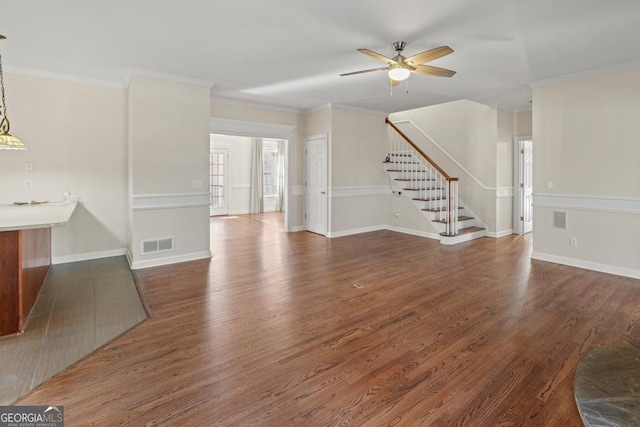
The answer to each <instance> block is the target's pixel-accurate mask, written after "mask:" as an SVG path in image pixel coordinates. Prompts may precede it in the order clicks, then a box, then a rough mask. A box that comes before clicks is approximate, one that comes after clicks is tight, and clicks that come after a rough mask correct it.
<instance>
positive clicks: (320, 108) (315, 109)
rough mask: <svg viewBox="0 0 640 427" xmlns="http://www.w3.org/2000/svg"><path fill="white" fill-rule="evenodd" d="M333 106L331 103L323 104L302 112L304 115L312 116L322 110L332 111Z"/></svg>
mask: <svg viewBox="0 0 640 427" xmlns="http://www.w3.org/2000/svg"><path fill="white" fill-rule="evenodd" d="M331 107H332V105H331V103H330V102H329V103H327V104H321V105H317V106H315V107H311V108H306V109H304V110H302V111H301V113H302V114H311V113H315V112H317V111H322V110H327V109H331Z"/></svg>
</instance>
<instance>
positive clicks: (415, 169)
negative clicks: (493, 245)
mask: <svg viewBox="0 0 640 427" xmlns="http://www.w3.org/2000/svg"><path fill="white" fill-rule="evenodd" d="M386 122H387V124H388V125H389V126H390V127H391V128H392V129H393V131H394V132H393V133H392V134H391V135H392V137H391V138H390V147H389V154H388V156H387V158H386V159H385V162H384V163H383V168H384V171H385V173H386V174H387V176H388V177H389V178H390V179H391V181H392V182H393V184H394V187H395V188H396V191H397V192H398V193H400V195H401V196H404V197H408V198H409V199H410V200H411V202H412V203H413V205H414V206H415V207H416V208H417V209H419V210H420V212H421V213H422V215H423V216H424V217H425V218H426V220H428V221H430V222H431V224H432V225H433V226H434V227H435V228H436V230H437V231H438V232H439V234H440V243H442V244H444V245H454V244H456V243H461V242H466V241H469V240H473V239H477V238H479V237H483V236H484V235H485V228H484V224H482V222H481V221H480V220H478V219H477V218H475V215H474V214H473V212H472V211H471V210H470V209H468V208H467V207H465V206H464V204H463V203H461V201H460V200H459V199H458V178H454V177H451V176H449V175H447V173H446V172H445V171H444V170H442V169H441V168H440V167H439V166H438V165H437V164H436V163H435V162H434V161H433V160H431V158H429V156H427V155H426V154H425V153H424V152H423V151H422V150H421V149H420V148H419V147H418V146H417V145H416V144H415V143H414V142H413V141H411V140H410V139H409V138H408V137H407V136H406V135H405V134H404V133H402V131H401V130H400V129H398V128H397V127H396V126H395V125H394V124H393V123H392V122H391V121H390V120H389V119H388V118H387V119H386Z"/></svg>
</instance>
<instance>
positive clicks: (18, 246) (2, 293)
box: [0, 228, 51, 335]
mask: <svg viewBox="0 0 640 427" xmlns="http://www.w3.org/2000/svg"><path fill="white" fill-rule="evenodd" d="M50 266H51V229H50V228H38V229H27V230H16V231H2V232H0V335H7V334H15V333H18V332H21V331H22V329H23V328H24V323H25V322H26V320H27V318H28V317H29V313H30V312H31V309H32V308H33V305H34V303H35V301H36V298H37V297H38V293H39V292H40V289H41V288H42V284H43V283H44V279H45V277H46V276H47V272H48V271H49V267H50Z"/></svg>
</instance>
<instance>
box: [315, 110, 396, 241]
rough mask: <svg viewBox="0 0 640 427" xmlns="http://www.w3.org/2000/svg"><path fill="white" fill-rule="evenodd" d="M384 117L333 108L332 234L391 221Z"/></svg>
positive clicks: (330, 151) (387, 145) (330, 153)
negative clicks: (385, 165) (386, 172)
mask: <svg viewBox="0 0 640 427" xmlns="http://www.w3.org/2000/svg"><path fill="white" fill-rule="evenodd" d="M384 118H385V116H384V115H381V114H372V113H368V112H363V111H358V110H350V109H345V108H335V107H334V108H331V119H330V123H331V132H330V138H329V146H330V149H329V158H330V161H329V164H330V169H329V170H330V174H329V195H330V197H331V200H330V201H331V203H330V208H329V209H330V213H331V221H330V224H329V232H330V235H340V234H342V233H345V232H352V231H353V230H358V229H365V230H366V229H371V228H376V227H380V226H381V225H383V224H387V223H389V222H390V215H389V210H388V208H387V207H388V205H389V198H390V197H391V196H390V194H391V188H390V186H389V181H388V179H387V177H386V175H385V174H384V172H383V169H382V162H383V160H384V158H385V156H386V153H387V152H388V150H389V144H388V140H387V135H388V133H387V124H386V123H385V121H384ZM318 130H319V129H318Z"/></svg>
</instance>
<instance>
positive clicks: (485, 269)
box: [17, 216, 640, 426]
mask: <svg viewBox="0 0 640 427" xmlns="http://www.w3.org/2000/svg"><path fill="white" fill-rule="evenodd" d="M265 218H266V217H265ZM278 224H280V223H278V222H277V221H270V220H269V218H266V219H262V220H260V219H259V218H256V217H250V216H242V217H239V218H230V219H224V218H214V219H212V251H213V254H214V257H213V258H212V259H211V260H203V261H196V262H189V263H183V264H179V265H173V266H166V267H158V268H151V269H146V270H141V271H137V272H135V277H136V280H137V282H138V285H139V287H140V288H141V292H142V295H143V297H144V299H145V300H146V303H147V304H148V307H149V309H150V312H151V316H150V318H149V319H147V320H146V321H144V322H143V323H141V324H140V325H138V326H136V327H135V328H133V329H132V330H130V331H129V332H127V333H125V334H124V335H122V336H120V337H118V338H117V339H115V340H114V341H112V342H111V343H109V344H107V345H106V346H104V347H103V348H102V349H100V350H98V351H97V352H95V353H94V354H92V355H91V356H89V357H88V358H86V359H84V360H82V361H80V362H78V363H77V364H75V365H74V366H72V367H71V368H69V369H67V370H66V371H64V372H63V373H61V374H59V375H57V376H56V377H54V378H53V379H51V380H49V381H47V382H46V383H44V384H42V385H41V386H40V387H38V388H37V389H35V390H34V391H32V392H31V393H30V394H29V395H27V396H26V397H24V398H22V399H20V400H19V401H18V402H17V403H18V404H21V405H26V404H43V405H45V404H46V405H49V404H57V405H64V406H65V416H66V421H67V425H69V426H75V425H91V424H93V425H127V424H131V425H163V424H165V425H180V426H208V425H225V426H226V425H237V426H251V425H265V426H294V425H295V426H297V425H300V426H337V425H354V426H365V425H366V426H387V425H395V426H419V425H424V426H457V425H469V426H511V425H527V426H580V425H581V421H580V417H579V415H578V412H577V409H576V405H575V401H574V396H573V377H574V374H575V370H576V366H577V364H578V361H579V360H580V358H581V357H582V356H583V355H585V354H586V353H587V352H588V351H589V350H590V349H592V348H595V347H597V346H600V345H602V344H605V343H612V342H615V341H618V340H620V339H623V338H631V339H639V338H640V330H639V328H638V321H639V319H640V304H639V303H640V281H638V280H632V279H627V278H622V277H617V276H612V275H607V274H601V273H596V272H591V271H586V270H581V269H577V268H571V267H566V266H562V265H558V264H552V263H546V262H539V261H531V260H530V258H529V254H530V249H531V241H530V236H524V237H516V236H510V237H504V238H501V239H491V238H483V239H479V240H475V241H473V242H468V243H464V244H460V245H456V246H443V245H440V244H439V243H438V242H437V241H434V240H429V239H424V238H419V237H414V236H409V235H403V234H398V233H394V232H390V231H379V232H373V233H367V234H360V235H355V236H349V237H341V238H336V239H326V238H324V237H321V236H318V235H315V234H312V233H306V232H300V233H290V234H286V233H283V232H281V231H280V230H281V225H278ZM278 227H280V228H278ZM355 283H360V284H362V285H363V287H362V288H360V289H358V288H356V287H354V286H353V285H354V284H355Z"/></svg>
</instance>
